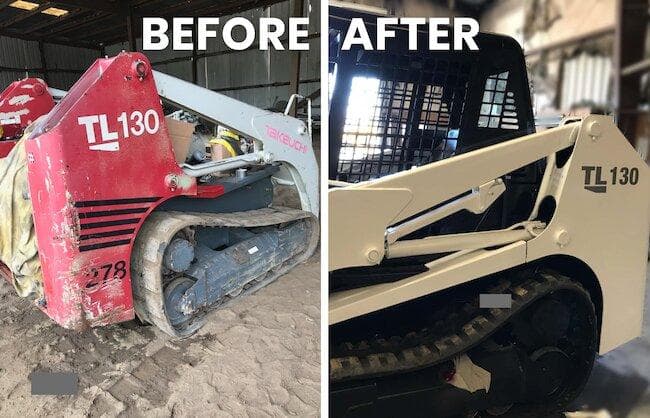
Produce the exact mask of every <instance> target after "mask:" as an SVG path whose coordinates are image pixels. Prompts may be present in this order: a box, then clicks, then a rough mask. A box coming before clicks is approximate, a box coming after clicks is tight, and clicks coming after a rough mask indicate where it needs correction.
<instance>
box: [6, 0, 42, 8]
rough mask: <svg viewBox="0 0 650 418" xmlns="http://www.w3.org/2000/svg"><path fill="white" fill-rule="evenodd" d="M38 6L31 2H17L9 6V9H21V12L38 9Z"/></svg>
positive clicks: (19, 0)
mask: <svg viewBox="0 0 650 418" xmlns="http://www.w3.org/2000/svg"><path fill="white" fill-rule="evenodd" d="M38 6H39V5H38V4H36V3H32V2H31V1H23V0H17V1H15V2H13V3H10V4H9V7H15V8H16V9H23V10H34V9H38Z"/></svg>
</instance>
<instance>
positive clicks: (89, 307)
mask: <svg viewBox="0 0 650 418" xmlns="http://www.w3.org/2000/svg"><path fill="white" fill-rule="evenodd" d="M161 101H165V102H166V103H168V104H171V105H173V106H175V107H176V108H180V109H182V110H184V111H187V112H189V113H192V114H194V115H196V116H198V117H200V118H201V119H202V120H204V121H208V122H211V123H214V124H215V125H219V126H223V127H225V128H227V129H229V130H231V131H234V132H236V133H237V134H238V135H240V137H241V138H243V139H242V141H245V142H246V144H247V146H246V147H242V148H243V150H244V151H242V153H241V154H240V155H236V156H233V157H229V158H224V159H220V160H215V159H213V160H204V161H199V162H197V161H195V160H193V159H192V158H188V159H187V161H189V163H185V162H181V163H178V162H177V160H176V158H175V154H174V149H173V145H172V141H171V139H170V132H169V129H168V123H167V121H166V119H165V115H164V114H163V108H162V105H161ZM177 151H178V150H177ZM21 153H24V154H21ZM14 154H15V155H14ZM21 155H22V158H24V161H25V165H26V166H27V174H26V177H27V178H26V180H25V182H26V184H27V186H28V193H27V192H25V193H22V194H21V193H20V191H17V192H14V197H13V199H14V201H15V200H16V199H23V200H26V201H27V202H28V203H29V204H30V209H31V208H33V216H31V215H30V217H29V220H33V231H34V234H35V237H34V238H35V240H32V241H34V243H35V242H37V243H38V245H37V247H36V249H35V251H36V252H37V254H38V256H37V260H36V262H37V264H38V267H39V268H40V271H39V274H38V275H35V276H36V277H32V278H29V279H30V280H31V281H33V282H36V283H35V284H32V286H23V290H25V289H29V290H30V291H29V292H24V293H26V294H25V296H27V295H29V296H31V297H33V298H34V299H35V300H36V302H37V305H38V306H39V307H40V308H41V309H42V310H43V311H44V312H45V313H46V314H47V315H48V316H49V317H51V318H52V319H54V320H55V321H56V322H57V323H59V324H60V325H62V326H64V327H66V328H71V329H77V330H83V329H86V328H88V327H97V326H103V325H107V324H111V323H116V322H121V321H127V320H131V319H133V318H134V317H135V315H137V316H138V317H139V319H141V320H142V321H144V322H148V323H152V324H155V325H156V326H158V327H159V328H160V329H162V330H163V331H164V332H166V333H168V334H169V335H172V336H174V337H187V336H189V335H191V334H193V333H194V332H195V331H196V330H198V329H199V328H200V326H201V325H202V324H203V323H204V321H205V317H206V313H207V312H208V311H209V310H210V309H213V308H215V307H217V306H220V305H223V304H225V303H228V302H230V301H231V300H232V299H233V298H235V297H236V296H239V295H243V294H246V293H250V292H252V291H255V290H256V289H259V288H260V287H262V286H264V285H266V284H268V283H269V282H271V281H272V280H274V279H276V278H277V277H279V276H280V275H282V274H284V273H285V272H287V271H288V270H289V269H291V268H292V267H293V266H295V265H296V264H297V263H299V262H301V261H303V260H305V259H306V258H307V257H309V256H310V255H311V254H312V253H313V252H314V250H315V248H316V245H317V241H318V223H317V216H318V213H319V208H318V205H319V202H318V186H317V184H318V183H317V182H318V167H317V163H316V159H315V156H314V152H313V150H312V144H311V132H310V129H308V127H307V126H306V125H305V124H304V123H303V122H302V121H300V120H298V119H296V118H293V117H290V116H288V115H287V114H281V113H272V112H269V111H266V110H261V109H258V108H255V107H253V106H249V105H247V104H244V103H241V102H239V101H237V100H234V99H231V98H229V97H226V96H223V95H220V94H218V93H214V92H212V91H210V90H207V89H203V88H201V87H198V86H196V85H193V84H191V83H187V82H185V81H182V80H179V79H176V78H174V77H171V76H168V75H165V74H161V73H157V72H155V71H153V70H152V68H151V66H150V63H149V61H148V60H147V58H146V57H145V56H144V55H142V54H139V53H121V54H119V55H118V56H116V57H114V58H106V59H99V60H97V61H96V62H95V63H94V64H93V65H92V66H91V67H90V68H89V69H88V70H87V71H86V73H85V74H84V75H83V76H82V77H81V79H80V80H79V81H78V82H77V83H76V84H75V85H74V86H73V87H72V89H71V90H70V91H69V92H68V93H67V95H66V96H65V97H64V98H63V99H62V100H61V102H60V103H59V104H58V105H57V106H56V107H55V108H54V109H53V110H52V111H51V112H50V113H49V114H48V115H47V116H44V117H43V118H41V119H39V120H38V121H37V122H36V123H34V124H33V125H32V126H31V127H30V129H29V132H28V133H26V134H25V136H24V137H23V139H22V140H21V141H19V142H18V145H17V146H16V147H15V148H14V149H13V150H12V151H11V153H9V156H8V157H7V159H5V160H0V174H2V173H3V171H2V163H3V162H5V163H6V162H7V161H9V160H11V159H12V158H13V159H14V160H20V158H19V157H21ZM5 172H6V171H5ZM2 180H3V179H2V178H1V177H0V182H1V181H2ZM279 186H282V187H289V188H292V189H293V190H295V192H297V195H298V196H299V198H300V206H301V207H300V208H288V207H281V206H274V205H273V197H274V193H273V191H274V188H276V187H279ZM24 195H27V196H24ZM27 199H28V200H27ZM1 205H2V200H1V198H0V207H2V206H1ZM30 227H31V225H21V226H20V227H19V228H16V225H15V224H14V225H0V256H2V254H3V248H2V245H3V241H2V240H1V238H2V232H3V231H2V230H1V228H4V229H5V231H6V230H7V229H11V228H13V231H14V237H15V236H16V235H17V234H16V229H18V231H19V232H20V234H23V235H24V234H28V233H29V231H30ZM16 240H17V238H16ZM5 244H6V242H5ZM34 245H36V244H34ZM14 255H15V254H14ZM32 261H33V260H32ZM2 262H3V263H4V264H6V266H4V268H3V269H2V271H3V272H4V276H6V278H7V279H9V280H13V281H14V283H16V282H17V281H18V282H20V280H21V279H25V277H19V276H20V274H19V271H17V270H19V269H16V268H8V267H7V266H9V267H12V263H13V264H14V267H15V264H16V263H15V259H14V260H13V261H12V259H9V260H6V259H4V260H2Z"/></svg>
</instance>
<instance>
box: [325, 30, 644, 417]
mask: <svg viewBox="0 0 650 418" xmlns="http://www.w3.org/2000/svg"><path fill="white" fill-rule="evenodd" d="M403 41H404V42H406V39H404V40H403ZM478 41H479V46H480V49H481V52H479V53H476V54H464V53H460V52H459V53H457V54H455V55H454V54H452V53H446V54H442V53H437V54H438V55H436V53H434V52H427V53H426V54H422V55H420V56H418V55H417V54H412V53H411V54H410V55H409V58H408V59H409V60H410V63H408V62H407V63H406V64H405V61H403V60H400V59H395V62H396V64H395V68H394V69H395V70H394V71H391V70H390V69H388V70H387V68H386V67H387V66H388V65H389V64H390V60H389V59H384V60H380V59H377V57H376V56H375V57H373V54H379V53H378V52H376V53H365V54H358V55H355V56H354V58H353V60H352V64H351V66H350V68H345V65H346V64H345V63H346V62H347V63H348V65H350V61H346V59H345V57H342V58H341V61H340V63H343V65H342V66H341V67H340V68H339V69H338V71H339V74H343V77H345V75H346V74H347V75H348V77H349V78H348V79H347V80H346V79H345V78H339V79H337V80H336V83H337V84H338V85H339V87H338V88H339V89H340V90H341V91H344V92H345V93H346V94H347V95H348V96H349V97H350V103H351V102H352V96H353V95H354V92H355V83H358V82H359V78H358V77H357V76H356V75H355V71H356V70H357V69H358V68H360V67H363V77H364V80H366V81H365V82H366V83H367V80H368V79H369V78H370V79H373V78H374V79H375V80H376V83H377V86H378V88H377V97H376V101H375V103H371V105H372V106H373V107H374V109H375V110H374V114H372V115H371V117H372V118H374V119H373V120H374V121H375V123H374V124H368V126H372V128H370V131H368V132H365V134H366V135H370V136H371V137H372V136H373V135H374V136H375V138H380V140H378V143H379V145H377V148H378V150H377V151H376V152H372V150H371V151H368V145H367V144H363V147H365V151H364V150H362V151H359V150H360V149H361V148H362V146H360V145H359V144H358V142H355V138H357V136H355V135H358V134H360V133H359V132H356V133H355V132H351V129H352V128H351V127H353V126H360V125H359V124H356V125H355V124H354V123H351V122H350V120H351V118H352V117H355V116H356V115H353V114H352V112H347V114H345V112H342V113H340V114H337V110H336V106H337V103H344V102H345V100H341V99H340V98H337V94H339V92H338V91H336V90H335V92H334V94H333V98H332V105H331V107H332V111H331V113H330V118H331V119H330V123H331V126H332V127H331V130H330V134H331V135H332V139H333V140H336V138H337V136H336V134H337V126H338V125H337V122H340V126H345V130H343V129H342V130H340V131H338V132H339V133H340V134H341V136H339V137H338V138H339V139H340V140H341V142H340V144H339V145H340V149H339V150H338V153H337V154H335V155H338V157H339V159H338V161H335V165H334V170H336V171H335V172H334V173H332V172H331V170H330V178H331V179H332V180H338V182H333V185H335V186H339V187H334V188H332V189H330V191H329V208H330V209H329V214H330V215H329V219H330V221H329V237H330V238H329V270H330V306H329V324H330V361H329V366H330V371H329V373H330V405H331V406H330V410H331V411H332V415H333V416H348V417H353V416H354V417H359V416H428V417H468V416H471V417H477V416H506V417H527V416H528V417H547V416H550V414H553V413H557V412H558V411H563V410H564V409H563V408H566V406H567V405H568V404H570V402H571V401H572V400H573V399H575V397H576V396H577V395H578V394H579V393H580V391H581V390H582V388H583V386H584V384H585V382H586V380H587V378H588V377H589V374H590V371H591V368H592V366H593V363H594V359H595V356H596V354H597V353H600V354H603V353H606V352H608V351H610V350H612V349H614V348H616V347H618V346H620V345H621V344H624V343H625V342H627V341H630V340H631V339H633V338H635V337H637V336H638V335H639V334H640V332H641V323H642V318H643V306H644V294H645V293H644V292H645V278H646V266H647V264H646V263H647V261H646V260H647V254H648V236H649V219H650V177H649V174H650V173H649V170H648V167H647V165H646V163H645V162H644V161H642V160H641V158H640V157H639V155H638V154H637V153H636V152H635V150H634V149H633V147H632V146H631V145H630V144H629V143H628V141H627V140H626V138H625V137H624V136H623V135H622V134H621V132H620V131H619V130H618V129H617V128H616V125H615V124H614V121H613V119H612V118H611V117H608V116H596V115H591V116H588V117H585V118H583V119H578V120H564V121H563V122H562V124H561V125H560V126H558V127H556V128H553V129H550V130H547V131H544V132H539V133H533V132H532V130H533V129H532V123H533V122H532V121H533V120H532V111H531V106H530V96H529V93H528V82H527V80H526V72H525V67H524V63H523V55H522V53H521V49H520V48H519V47H518V45H517V44H516V43H515V42H514V41H512V40H511V39H509V38H505V37H501V36H493V35H485V34H481V35H480V36H479V37H478ZM404 51H406V48H404ZM351 54H355V51H351ZM395 54H396V55H397V54H398V53H395ZM398 58H400V57H398ZM422 62H425V63H426V64H425V65H420V64H421V63H422ZM418 63H419V64H418ZM441 63H444V64H445V65H443V64H441ZM468 63H469V65H467V66H466V64H468ZM402 68H409V69H410V70H409V71H403V72H400V71H399V70H400V69H402ZM463 68H465V69H466V70H463ZM414 69H416V70H417V69H420V70H419V71H416V70H414ZM439 71H446V72H447V76H446V77H440V74H439ZM454 71H456V72H460V73H461V75H460V76H459V75H458V74H457V73H454V74H453V75H454V76H456V78H453V80H457V79H462V77H463V76H465V77H466V78H465V79H466V83H462V84H460V83H459V84H455V85H453V86H451V87H452V88H451V89H450V88H448V87H449V86H448V85H447V84H445V83H448V82H449V80H452V77H450V76H449V73H451V72H454ZM463 71H466V72H465V73H463ZM463 74H464V75H463ZM449 90H451V91H452V93H450V92H449ZM432 91H435V92H437V96H435V97H434V96H427V94H428V93H429V92H432ZM398 93H400V94H402V97H401V98H400V100H401V102H402V103H404V101H410V102H409V103H408V104H407V105H406V106H404V109H406V110H405V113H408V115H409V116H408V117H403V115H402V113H401V112H398V111H397V110H399V109H398V105H397V104H396V103H398V99H397V94H398ZM403 97H407V99H404V98H403ZM504 98H505V101H504ZM337 100H339V102H337ZM432 102H435V107H434V106H431V103H432ZM495 103H497V104H499V106H498V107H496V106H494V104H495ZM502 106H503V108H502ZM507 106H511V108H510V109H506V108H507ZM485 109H487V112H486V111H484V110H485ZM506 110H510V111H511V113H514V115H506V114H505V112H506ZM432 112H438V116H437V117H436V118H435V119H434V118H432V117H431V113H432ZM445 112H446V116H445V117H446V119H445V118H443V117H441V116H440V114H441V113H445ZM358 113H359V111H356V114H358ZM508 116H511V117H510V120H506V119H508V118H507V117H508ZM337 117H340V118H341V119H340V120H337ZM504 121H505V122H508V123H511V124H512V125H513V126H512V127H511V128H512V129H504V123H505V122H504ZM402 124H403V126H404V127H403V129H402V128H401V125H402ZM434 128H435V129H434ZM506 128H507V127H506ZM373 129H374V130H373ZM440 131H442V132H443V134H442V135H444V136H442V135H440ZM513 133H514V135H513ZM468 144H469V145H468ZM355 147H356V148H355ZM450 147H451V149H452V151H453V152H450V153H446V151H447V150H449V149H450ZM426 152H428V153H429V154H426ZM436 152H439V153H438V156H437V157H436V156H435V154H436ZM425 154H426V155H425ZM418 156H420V158H419V159H418ZM350 181H359V182H358V183H355V184H351V183H347V182H350Z"/></svg>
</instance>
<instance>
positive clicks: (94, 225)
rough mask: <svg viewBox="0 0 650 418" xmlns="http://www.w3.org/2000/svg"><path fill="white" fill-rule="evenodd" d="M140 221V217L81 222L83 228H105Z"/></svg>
mask: <svg viewBox="0 0 650 418" xmlns="http://www.w3.org/2000/svg"><path fill="white" fill-rule="evenodd" d="M139 222H140V219H120V220H119V221H106V222H93V223H89V224H81V229H82V230H83V229H94V228H104V227H107V226H119V225H133V224H137V223H139Z"/></svg>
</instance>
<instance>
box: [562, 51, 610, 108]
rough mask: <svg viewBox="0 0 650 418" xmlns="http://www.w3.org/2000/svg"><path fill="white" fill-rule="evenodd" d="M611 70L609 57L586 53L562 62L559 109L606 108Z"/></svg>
mask: <svg viewBox="0 0 650 418" xmlns="http://www.w3.org/2000/svg"><path fill="white" fill-rule="evenodd" d="M611 68H612V60H611V58H610V57H608V56H604V55H593V54H588V53H586V52H582V53H581V54H580V55H577V56H575V57H573V58H570V59H567V60H566V61H564V67H563V71H562V95H561V100H560V108H561V109H565V110H569V109H571V108H572V107H574V106H576V105H579V106H584V105H595V106H606V105H607V100H608V95H607V93H608V88H609V84H610V73H611Z"/></svg>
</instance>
